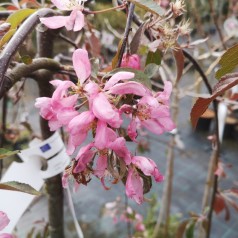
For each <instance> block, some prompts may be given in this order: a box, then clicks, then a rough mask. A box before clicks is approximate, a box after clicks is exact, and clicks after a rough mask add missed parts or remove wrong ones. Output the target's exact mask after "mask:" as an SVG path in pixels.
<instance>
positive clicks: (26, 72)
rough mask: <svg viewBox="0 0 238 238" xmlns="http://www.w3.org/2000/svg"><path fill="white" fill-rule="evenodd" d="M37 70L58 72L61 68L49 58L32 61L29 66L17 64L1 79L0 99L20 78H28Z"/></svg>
mask: <svg viewBox="0 0 238 238" xmlns="http://www.w3.org/2000/svg"><path fill="white" fill-rule="evenodd" d="M39 69H48V70H50V71H53V72H54V71H59V70H60V69H62V66H61V65H60V64H59V63H58V62H57V61H55V60H52V59H49V58H38V59H34V60H33V61H32V63H31V64H29V65H26V64H23V63H22V64H19V65H17V66H15V67H14V68H13V69H12V70H11V71H9V72H7V73H6V74H5V76H4V77H3V81H4V84H3V86H2V88H1V90H0V99H1V98H2V97H3V96H4V94H5V93H6V92H7V91H8V90H9V89H10V88H11V87H12V86H13V85H14V84H15V83H16V82H17V81H19V80H21V78H23V77H27V76H30V75H31V74H32V73H34V72H35V71H37V70H39Z"/></svg>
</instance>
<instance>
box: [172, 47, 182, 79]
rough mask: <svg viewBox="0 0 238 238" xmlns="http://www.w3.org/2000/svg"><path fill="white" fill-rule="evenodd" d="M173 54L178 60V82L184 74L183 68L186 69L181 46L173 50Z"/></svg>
mask: <svg viewBox="0 0 238 238" xmlns="http://www.w3.org/2000/svg"><path fill="white" fill-rule="evenodd" d="M173 55H174V58H175V62H176V68H177V77H176V82H178V81H179V80H180V79H181V77H182V75H183V69H184V55H183V51H182V49H181V48H179V49H176V50H173Z"/></svg>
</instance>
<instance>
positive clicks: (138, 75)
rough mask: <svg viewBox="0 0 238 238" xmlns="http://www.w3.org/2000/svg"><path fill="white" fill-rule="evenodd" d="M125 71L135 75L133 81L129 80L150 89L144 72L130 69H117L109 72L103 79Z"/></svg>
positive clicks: (149, 83)
mask: <svg viewBox="0 0 238 238" xmlns="http://www.w3.org/2000/svg"><path fill="white" fill-rule="evenodd" d="M121 71H126V72H132V73H134V74H135V77H134V78H133V79H130V80H131V81H136V82H138V83H142V84H144V85H145V86H146V87H147V88H150V89H151V88H152V86H151V82H150V78H149V77H148V75H146V74H145V73H144V72H142V71H140V70H136V69H132V68H118V69H114V70H113V71H111V72H110V73H109V74H107V75H106V76H105V77H109V76H111V75H113V74H115V73H118V72H121Z"/></svg>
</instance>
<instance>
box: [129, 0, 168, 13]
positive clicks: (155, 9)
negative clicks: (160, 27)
mask: <svg viewBox="0 0 238 238" xmlns="http://www.w3.org/2000/svg"><path fill="white" fill-rule="evenodd" d="M128 2H132V3H134V4H135V5H136V6H138V7H140V8H143V9H145V10H146V11H149V12H151V13H154V14H156V15H160V16H162V15H164V13H165V10H164V9H163V8H162V7H161V6H160V5H159V4H158V3H156V2H154V1H153V0H128Z"/></svg>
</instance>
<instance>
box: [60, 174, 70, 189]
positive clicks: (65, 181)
mask: <svg viewBox="0 0 238 238" xmlns="http://www.w3.org/2000/svg"><path fill="white" fill-rule="evenodd" d="M62 186H63V188H67V187H68V186H69V174H68V173H65V172H64V174H63V176H62Z"/></svg>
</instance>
